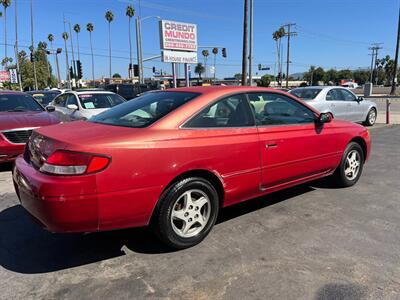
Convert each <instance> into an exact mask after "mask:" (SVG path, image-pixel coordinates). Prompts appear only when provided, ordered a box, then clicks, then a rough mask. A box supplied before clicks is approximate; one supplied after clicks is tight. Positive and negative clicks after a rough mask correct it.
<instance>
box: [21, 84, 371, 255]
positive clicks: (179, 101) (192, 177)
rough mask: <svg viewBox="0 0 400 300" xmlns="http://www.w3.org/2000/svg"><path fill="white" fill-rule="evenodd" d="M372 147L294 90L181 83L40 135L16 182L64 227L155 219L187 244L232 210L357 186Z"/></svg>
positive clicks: (158, 228)
mask: <svg viewBox="0 0 400 300" xmlns="http://www.w3.org/2000/svg"><path fill="white" fill-rule="evenodd" d="M370 145H371V144H370V136H369V133H368V131H367V130H366V129H365V128H364V127H362V126H361V125H358V124H353V123H350V122H347V121H341V120H336V119H335V120H332V119H331V116H330V115H329V114H320V113H318V112H317V111H315V110H314V109H313V108H311V107H309V106H308V105H307V104H305V103H304V102H302V101H301V100H299V99H297V98H295V97H294V96H291V95H290V94H287V93H285V92H282V91H277V90H273V89H266V88H251V87H197V88H196V87H195V88H181V89H172V90H168V91H159V92H153V93H148V94H145V95H143V96H141V97H138V98H136V99H135V100H133V101H129V102H127V103H123V104H121V105H119V106H116V107H114V108H112V109H110V110H109V111H106V112H104V113H101V114H99V115H98V116H96V117H94V118H92V119H90V120H89V121H77V122H72V123H68V124H62V125H57V126H50V127H44V128H40V129H37V130H34V132H33V134H32V136H31V138H30V141H29V143H28V146H27V147H26V151H25V154H24V156H20V157H18V159H17V160H16V166H15V169H14V171H13V179H14V183H15V187H16V192H17V194H18V196H19V199H20V201H21V203H22V205H23V207H25V209H26V210H27V211H28V212H29V213H30V214H31V215H32V216H34V218H35V219H37V220H38V221H39V222H40V223H41V224H42V225H43V226H44V227H45V228H47V229H48V230H50V231H52V232H93V231H101V230H112V229H119V228H127V227H135V226H144V225H151V227H152V228H153V229H154V231H155V233H156V234H157V235H158V237H159V238H160V239H161V240H162V241H163V242H165V243H166V244H168V245H169V246H171V247H174V248H185V247H190V246H193V245H195V244H197V243H199V242H200V241H201V240H202V239H204V238H205V237H206V236H207V234H208V233H209V232H210V230H211V228H212V227H213V225H214V223H215V220H216V218H217V215H218V211H219V209H220V208H221V207H225V206H228V205H232V204H234V203H238V202H241V201H245V200H248V199H251V198H255V197H258V196H261V195H265V194H268V193H271V192H274V191H277V190H281V189H284V188H288V187H291V186H294V185H298V184H301V183H304V182H307V181H311V180H315V179H317V178H321V177H325V176H330V177H331V178H332V179H333V180H332V182H335V183H336V184H338V185H340V186H351V185H353V184H355V183H356V182H357V181H358V179H359V178H360V175H361V172H362V169H363V165H364V163H365V161H366V160H367V158H368V156H369V154H370V149H371V146H370Z"/></svg>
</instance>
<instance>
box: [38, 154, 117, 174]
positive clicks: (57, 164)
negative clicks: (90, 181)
mask: <svg viewBox="0 0 400 300" xmlns="http://www.w3.org/2000/svg"><path fill="white" fill-rule="evenodd" d="M109 163H110V158H108V157H106V156H101V155H96V154H90V153H81V152H73V151H65V150H56V151H54V152H53V153H52V154H51V155H50V156H49V157H48V158H47V159H46V161H45V162H44V164H43V165H42V166H41V167H40V171H42V172H45V173H51V174H58V175H80V174H90V173H95V172H99V171H101V170H104V169H105V168H106V167H107V166H108V164H109Z"/></svg>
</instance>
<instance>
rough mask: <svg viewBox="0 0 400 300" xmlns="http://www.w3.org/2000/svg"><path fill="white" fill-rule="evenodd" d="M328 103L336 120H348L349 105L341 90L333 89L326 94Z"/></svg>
mask: <svg viewBox="0 0 400 300" xmlns="http://www.w3.org/2000/svg"><path fill="white" fill-rule="evenodd" d="M326 101H327V104H328V107H329V109H330V111H331V112H332V113H333V116H334V117H335V118H336V119H343V120H348V119H349V116H348V114H347V103H346V101H345V99H344V95H343V94H342V93H341V92H340V89H337V88H335V89H331V90H329V91H328V93H327V94H326Z"/></svg>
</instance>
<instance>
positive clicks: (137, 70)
mask: <svg viewBox="0 0 400 300" xmlns="http://www.w3.org/2000/svg"><path fill="white" fill-rule="evenodd" d="M133 76H135V77H137V76H139V65H133Z"/></svg>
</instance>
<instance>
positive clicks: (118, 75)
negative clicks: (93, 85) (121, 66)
mask: <svg viewBox="0 0 400 300" xmlns="http://www.w3.org/2000/svg"><path fill="white" fill-rule="evenodd" d="M112 78H122V76H121V74H119V73H114V75H113V76H112Z"/></svg>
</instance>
